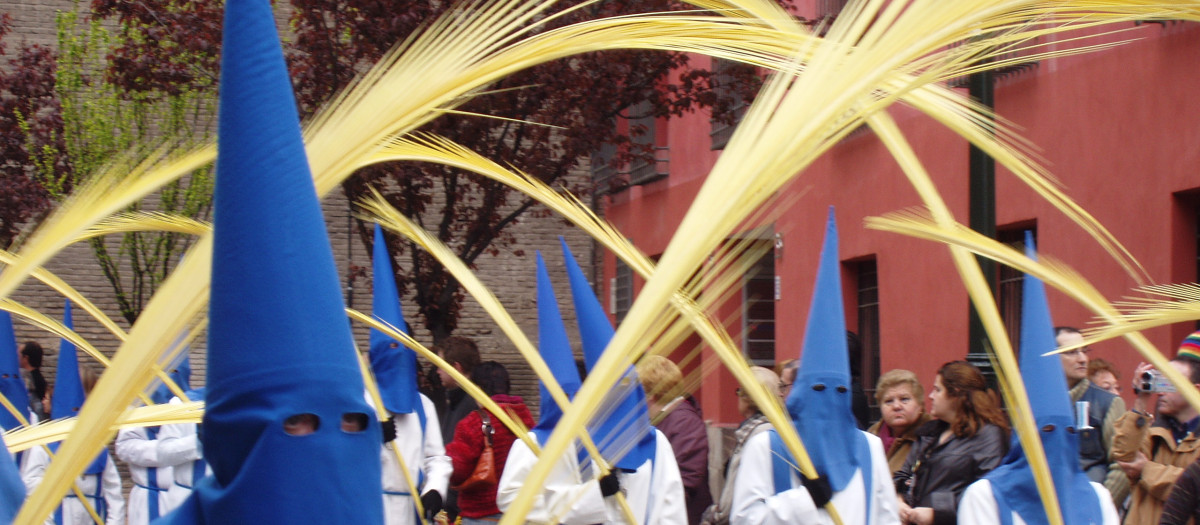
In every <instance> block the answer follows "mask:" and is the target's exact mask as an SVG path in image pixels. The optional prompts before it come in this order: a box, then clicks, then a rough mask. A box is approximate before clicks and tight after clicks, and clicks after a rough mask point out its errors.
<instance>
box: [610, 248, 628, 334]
mask: <svg viewBox="0 0 1200 525" xmlns="http://www.w3.org/2000/svg"><path fill="white" fill-rule="evenodd" d="M609 289H610V290H612V297H611V298H610V299H611V300H610V301H609V304H610V305H612V314H613V316H614V317H616V318H617V324H618V325H619V324H621V321H623V320H624V319H625V314H627V313H629V308H630V307H631V306H633V269H632V268H630V267H629V265H628V264H625V261H622V260H621V259H617V272H616V277H613V279H612V287H610V288H609Z"/></svg>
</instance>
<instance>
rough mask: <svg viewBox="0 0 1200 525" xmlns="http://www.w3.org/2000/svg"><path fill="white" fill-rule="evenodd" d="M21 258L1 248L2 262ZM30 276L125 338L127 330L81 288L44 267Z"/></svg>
mask: <svg viewBox="0 0 1200 525" xmlns="http://www.w3.org/2000/svg"><path fill="white" fill-rule="evenodd" d="M19 258H20V256H19V255H17V254H15V253H12V252H8V251H5V250H0V262H3V263H4V264H7V265H12V264H13V261H15V260H17V259H19ZM30 276H32V277H33V278H34V279H37V280H39V281H41V282H42V283H44V284H46V286H49V287H50V288H51V289H53V290H54V291H56V292H58V293H60V294H62V295H63V297H66V298H67V299H70V300H71V303H72V304H74V305H75V306H78V307H79V308H80V309H82V310H83V311H85V312H87V313H88V315H91V316H92V317H93V318H94V319H96V320H97V321H100V324H101V325H103V326H104V327H105V328H107V329H108V331H109V333H111V334H113V336H114V337H116V338H117V340H119V341H124V340H125V330H122V329H121V327H120V326H117V323H115V322H114V321H113V320H112V318H111V317H109V316H108V314H105V313H104V312H103V311H101V310H100V308H98V307H97V306H96V305H95V303H92V301H91V300H89V299H88V298H87V297H84V295H83V294H81V293H79V290H76V289H75V288H74V287H72V286H71V285H69V284H67V282H66V281H64V280H62V279H61V278H60V277H59V276H57V275H55V274H54V273H52V272H50V271H49V270H47V269H45V268H42V267H37V268H33V270H32V271H30Z"/></svg>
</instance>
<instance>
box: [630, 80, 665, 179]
mask: <svg viewBox="0 0 1200 525" xmlns="http://www.w3.org/2000/svg"><path fill="white" fill-rule="evenodd" d="M651 109H652V108H651V107H650V102H649V101H643V102H639V103H637V104H634V105H632V106H630V107H629V141H630V142H631V143H632V144H633V151H632V153H633V155H634V157H633V161H632V162H630V163H629V184H631V185H634V186H636V185H639V184H648V183H651V182H654V181H656V180H658V179H661V178H663V177H666V176H667V161H668V159H667V148H663V147H659V146H658V143H657V142H656V135H657V133H658V130H657V128H656V125H657V124H656V122H655V117H654V113H653V111H651Z"/></svg>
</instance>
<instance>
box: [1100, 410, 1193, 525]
mask: <svg viewBox="0 0 1200 525" xmlns="http://www.w3.org/2000/svg"><path fill="white" fill-rule="evenodd" d="M1113 427H1114V430H1115V431H1116V435H1115V436H1114V437H1113V448H1112V455H1113V458H1116V459H1120V460H1122V461H1128V460H1130V459H1132V458H1133V457H1134V454H1135V453H1137V452H1138V451H1141V452H1142V453H1143V454H1145V455H1146V457H1147V458H1148V460H1147V462H1146V466H1145V467H1143V468H1142V476H1141V478H1140V479H1136V480H1133V479H1131V480H1129V483H1130V485H1132V486H1133V493H1132V498H1133V502H1132V503H1131V504H1130V505H1129V513H1128V514H1127V515H1126V517H1125V523H1158V520H1159V517H1160V515H1161V514H1162V509H1163V504H1164V503H1165V502H1166V500H1167V496H1168V495H1170V493H1171V487H1172V486H1174V485H1175V480H1176V479H1178V478H1179V475H1180V474H1182V473H1183V470H1184V469H1186V468H1187V467H1188V465H1190V464H1192V462H1194V461H1196V460H1197V459H1198V458H1200V437H1197V436H1196V435H1195V434H1194V433H1188V435H1187V437H1185V438H1183V440H1182V441H1180V442H1179V443H1178V444H1176V443H1175V438H1174V437H1173V436H1172V435H1171V430H1170V429H1168V428H1167V427H1165V426H1161V422H1158V424H1156V423H1154V422H1153V419H1152V418H1148V417H1146V416H1143V415H1141V414H1139V413H1137V412H1126V413H1125V415H1123V416H1121V417H1120V418H1119V419H1117V423H1116V424H1115V425H1113Z"/></svg>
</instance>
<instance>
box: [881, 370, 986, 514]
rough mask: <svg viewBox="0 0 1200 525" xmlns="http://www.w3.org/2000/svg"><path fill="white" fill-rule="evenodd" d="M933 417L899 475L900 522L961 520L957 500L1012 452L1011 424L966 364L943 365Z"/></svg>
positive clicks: (978, 375) (979, 376) (919, 433)
mask: <svg viewBox="0 0 1200 525" xmlns="http://www.w3.org/2000/svg"><path fill="white" fill-rule="evenodd" d="M929 399H930V400H931V401H932V404H931V408H930V411H929V414H930V415H931V416H933V417H934V421H930V422H929V423H926V424H925V425H924V426H922V427H921V428H920V429H919V430H918V431H917V440H916V442H915V443H914V444H913V448H912V451H911V452H909V454H908V459H906V460H905V461H904V466H902V467H900V470H899V471H897V472H896V474H895V476H894V480H895V482H896V493H897V494H898V495H899V496H900V497H901V498H902V499H903V501H902V502H901V503H900V521H902V522H904V523H915V524H918V525H933V524H937V525H943V524H954V523H957V522H958V519H957V512H958V501H959V498H961V497H962V493H963V491H964V490H966V488H967V485H970V484H971V483H972V482H974V481H975V480H977V479H979V478H980V477H982V476H983V475H984V474H986V473H987V472H988V471H989V470H992V469H994V468H996V467H997V466H999V465H1000V461H1001V460H1002V459H1003V458H1004V454H1005V453H1006V452H1007V451H1008V433H1007V429H1008V422H1007V421H1006V419H1005V417H1004V413H1003V412H1001V411H1000V408H999V406H998V405H997V403H996V399H995V398H994V397H993V396H992V395H991V394H990V393H989V392H988V391H987V385H986V384H985V383H984V380H983V374H981V373H980V372H979V369H978V368H975V367H974V366H972V365H971V364H969V363H967V362H966V361H953V362H950V363H946V364H945V365H942V368H941V369H939V370H938V374H937V379H936V380H935V381H934V383H933V391H932V392H930V394H929Z"/></svg>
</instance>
